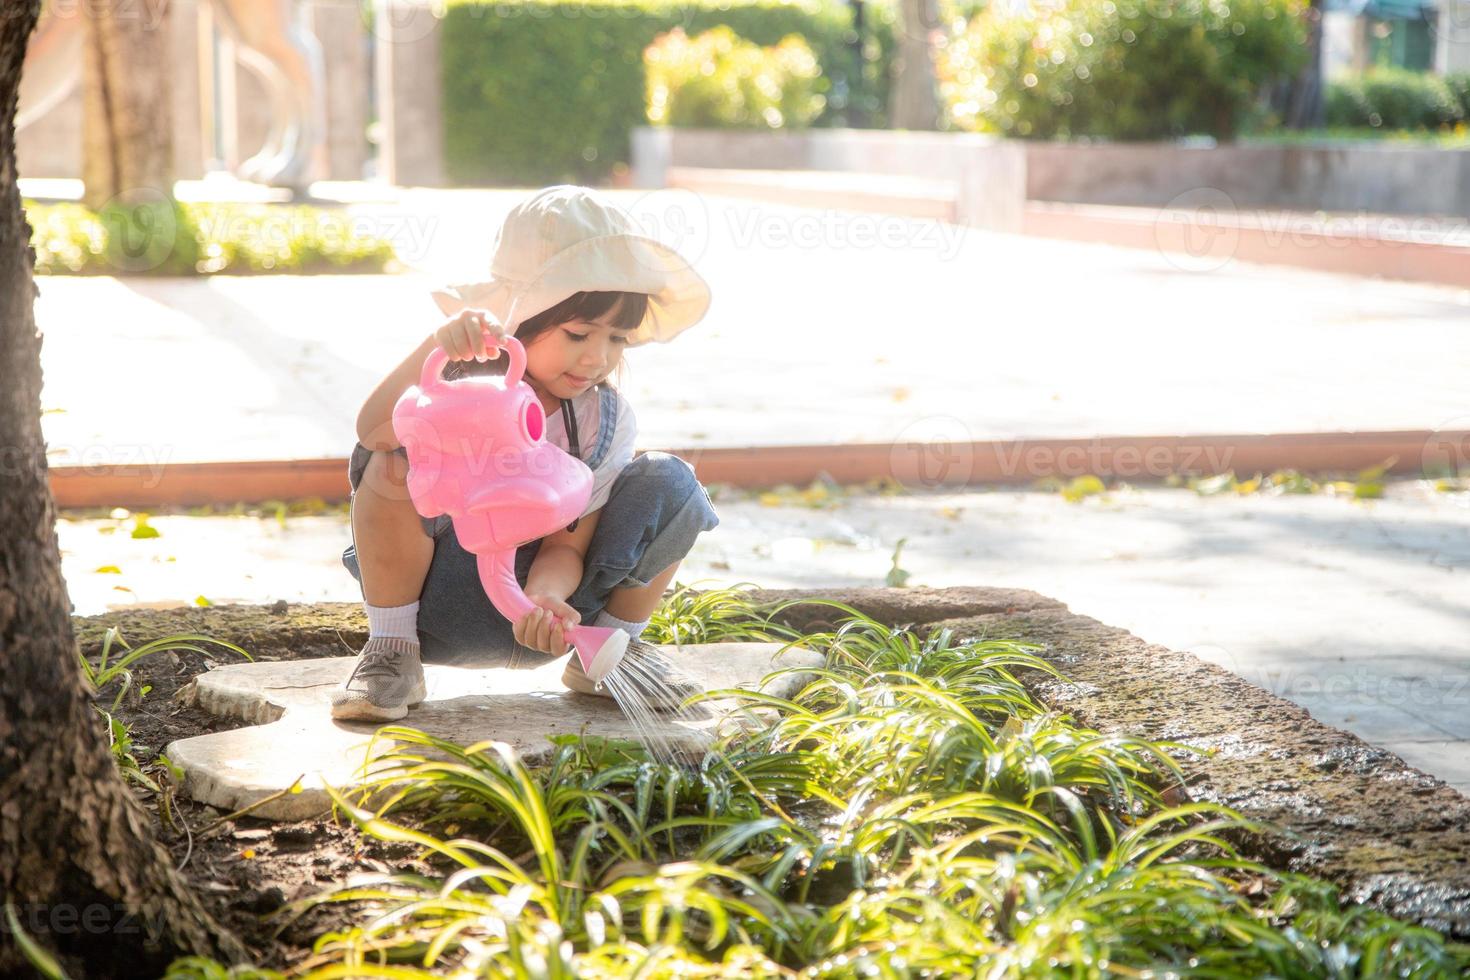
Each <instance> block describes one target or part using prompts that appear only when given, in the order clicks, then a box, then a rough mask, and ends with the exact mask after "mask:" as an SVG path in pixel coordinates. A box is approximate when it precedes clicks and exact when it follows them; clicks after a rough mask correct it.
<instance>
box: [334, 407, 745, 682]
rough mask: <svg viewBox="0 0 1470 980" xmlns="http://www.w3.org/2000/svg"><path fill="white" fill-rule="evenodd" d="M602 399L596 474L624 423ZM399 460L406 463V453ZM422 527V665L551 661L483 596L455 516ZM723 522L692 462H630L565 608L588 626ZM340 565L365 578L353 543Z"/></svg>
mask: <svg viewBox="0 0 1470 980" xmlns="http://www.w3.org/2000/svg"><path fill="white" fill-rule="evenodd" d="M598 399H599V400H598V406H599V410H600V414H599V419H598V429H597V438H596V439H595V440H593V444H592V446H591V447H590V449H588V450H586V452H585V454H584V456H583V461H584V462H585V463H586V464H587V465H588V467H590V468H592V469H594V470H595V469H596V468H597V467H598V466H600V465H601V464H602V462H603V460H604V459H605V458H606V457H607V454H608V452H609V450H610V449H611V448H612V442H613V434H614V432H615V431H616V429H617V416H618V395H617V392H616V391H615V390H614V389H613V387H612V386H611V385H608V384H605V383H604V384H602V385H599V386H598ZM395 452H398V453H399V454H401V455H405V456H406V455H407V454H406V453H405V452H404V450H403V448H402V447H401V446H400V447H399V448H398V449H397V450H395ZM371 455H372V454H371V452H370V451H369V450H368V449H367V448H365V447H364V446H363V445H362V444H361V443H358V444H357V445H356V446H355V447H354V448H353V450H352V458H351V460H350V461H349V463H348V467H347V478H348V481H349V482H350V483H351V485H352V490H353V493H354V495H355V494H356V492H357V486H358V484H359V483H360V482H361V481H362V474H363V473H364V471H365V470H366V469H367V464H368V459H369V458H371ZM420 520H421V521H422V522H423V525H424V533H425V534H427V535H428V536H429V537H431V538H433V539H434V558H433V560H432V561H431V562H430V564H429V572H428V575H427V576H426V577H425V579H424V587H423V591H422V593H421V594H420V595H419V618H418V628H419V643H420V645H421V653H422V657H423V660H424V662H425V663H455V664H465V665H470V664H473V665H475V666H483V667H496V666H511V667H515V666H525V667H533V666H536V665H538V664H541V663H545V662H546V660H547V659H548V658H547V656H546V655H545V654H542V653H539V652H538V651H535V650H531V649H529V648H527V647H524V646H522V645H521V644H519V643H517V642H515V638H514V636H513V635H512V631H511V624H510V622H509V621H507V620H506V619H505V617H504V616H502V615H501V614H500V612H499V611H498V610H497V609H496V608H495V607H494V606H493V605H491V603H490V599H489V597H487V596H486V595H485V590H484V588H483V586H481V584H480V573H479V569H478V567H477V565H476V559H475V556H474V555H473V554H471V553H470V552H468V551H465V550H464V548H462V547H460V544H459V539H458V538H457V537H455V534H454V526H453V523H452V522H451V520H450V518H449V516H448V515H441V516H439V517H435V518H420ZM719 523H720V520H719V517H718V516H717V515H716V514H715V509H714V506H713V505H712V504H711V503H710V499H709V494H708V493H706V492H705V489H704V487H703V486H702V485H701V484H700V482H699V480H698V479H696V478H695V476H694V469H693V467H691V466H690V465H689V464H688V463H686V462H685V461H684V460H682V459H680V458H679V457H677V456H671V455H669V454H668V453H657V452H653V453H644V454H643V455H641V456H636V457H634V459H633V461H632V462H631V463H630V464H628V465H627V466H626V467H624V469H623V470H622V471H621V472H620V473H619V474H618V475H617V477H616V479H615V480H614V481H613V484H612V490H611V493H610V495H609V496H608V499H607V503H606V504H604V505H603V506H602V508H601V510H600V511H599V513H598V521H597V529H596V530H595V531H594V532H593V534H592V540H591V541H590V542H589V543H588V546H587V554H586V556H585V559H584V563H583V570H582V581H581V584H579V585H578V586H577V590H576V591H575V592H573V593H572V595H571V596H570V597H568V599H567V603H568V604H569V605H570V606H571V607H572V608H573V609H575V610H577V612H578V613H579V614H580V615H581V617H582V622H583V623H590V622H591V621H592V618H593V617H594V616H596V615H597V613H598V612H599V611H600V610H601V609H602V607H603V606H604V605H606V604H607V597H608V596H609V595H610V594H611V593H612V590H613V589H615V588H617V587H619V586H627V587H636V586H640V585H646V584H648V582H649V581H650V580H651V579H653V578H654V577H656V576H657V575H658V574H659V572H662V571H663V570H664V569H666V568H668V567H669V566H670V565H672V564H673V563H674V562H676V561H681V560H682V559H683V558H684V556H685V555H687V554H688V553H689V550H690V548H692V547H693V546H694V541H695V539H696V538H697V537H698V536H699V534H700V533H701V532H703V531H709V530H712V529H713V528H715V527H716V526H718V525H719ZM540 548H541V542H540V541H539V540H537V541H532V542H530V543H528V544H524V545H522V546H521V547H520V548H519V549H518V550H517V551H516V578H517V579H519V580H520V583H521V585H523V586H524V585H525V584H526V577H527V576H528V575H529V574H530V571H531V562H532V560H533V559H534V558H535V557H536V553H537V552H538V551H539V550H540ZM342 564H343V565H345V566H346V568H347V570H348V571H349V572H351V573H352V577H353V578H355V579H357V580H358V583H359V585H360V584H361V582H362V570H361V569H360V567H359V566H358V562H357V546H356V541H355V540H354V542H353V544H351V545H349V546H348V548H347V550H346V551H344V552H343V553H342Z"/></svg>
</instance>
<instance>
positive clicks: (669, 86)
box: [643, 24, 825, 129]
mask: <svg viewBox="0 0 1470 980" xmlns="http://www.w3.org/2000/svg"><path fill="white" fill-rule="evenodd" d="M643 64H644V70H645V71H646V72H647V74H648V118H649V121H650V122H651V123H653V124H654V125H656V126H658V125H666V126H702V127H720V128H729V129H798V128H804V127H806V126H809V125H811V122H812V120H813V119H815V118H816V117H817V116H818V115H820V114H821V112H822V109H823V108H824V105H825V100H824V99H823V97H822V96H821V95H819V94H818V93H817V89H818V88H819V87H820V83H821V82H822V73H821V68H820V66H819V65H818V64H817V60H816V58H815V57H814V56H813V55H812V49H811V46H810V45H808V44H807V43H806V41H805V40H803V39H802V37H801V35H800V34H788V35H786V36H785V37H784V38H782V39H781V43H780V44H778V45H775V46H774V47H767V48H763V47H761V46H760V45H758V44H752V43H751V42H749V41H747V40H745V39H744V38H741V37H739V36H738V35H737V34H736V33H735V32H734V31H732V30H730V28H728V27H726V26H724V25H723V24H722V25H720V26H719V27H712V28H710V29H709V30H707V31H705V32H704V33H703V34H700V35H697V36H696V37H692V38H691V37H690V36H689V35H687V34H685V33H684V29H683V28H682V27H676V28H674V29H673V30H672V31H669V32H668V33H667V34H661V35H659V37H658V38H657V40H655V41H654V42H653V44H652V45H650V46H649V48H648V50H647V52H645V55H644V59H643Z"/></svg>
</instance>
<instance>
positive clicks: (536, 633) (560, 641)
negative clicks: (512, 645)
mask: <svg viewBox="0 0 1470 980" xmlns="http://www.w3.org/2000/svg"><path fill="white" fill-rule="evenodd" d="M526 598H527V599H530V600H531V601H532V602H533V603H535V604H536V608H535V609H532V610H531V611H530V612H528V613H526V615H525V616H523V617H522V618H521V621H520V622H518V623H515V624H514V625H513V626H512V627H511V632H512V633H513V634H514V636H515V638H516V642H517V643H520V644H522V645H523V646H528V647H530V648H531V649H532V650H539V651H541V652H542V653H549V654H551V655H552V656H553V657H559V656H561V655H562V654H564V653H566V652H567V641H566V636H565V630H564V627H563V623H565V624H566V625H567V626H576V625H577V624H578V623H579V622H581V620H582V617H581V615H580V614H579V613H578V612H577V610H575V609H573V608H572V607H571V606H569V605H567V604H566V603H565V602H564V601H562V600H561V599H558V598H556V597H554V596H549V595H531V594H527V596H526Z"/></svg>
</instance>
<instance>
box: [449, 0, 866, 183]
mask: <svg viewBox="0 0 1470 980" xmlns="http://www.w3.org/2000/svg"><path fill="white" fill-rule="evenodd" d="M720 25H725V26H728V27H729V28H730V29H731V30H733V31H734V32H735V33H736V34H738V35H739V36H740V37H742V38H745V39H747V40H749V41H751V42H753V43H755V44H758V45H763V46H765V45H775V44H777V43H779V42H780V40H781V39H782V38H783V37H785V36H787V35H788V34H799V35H801V36H802V37H803V38H805V39H806V41H807V43H808V44H809V45H810V46H811V49H812V51H813V53H814V54H815V56H816V59H817V63H818V64H819V65H820V66H821V70H822V77H821V78H820V79H819V80H818V82H819V83H818V84H816V85H814V90H815V93H816V94H818V95H821V96H822V97H823V98H824V99H825V106H824V109H823V111H822V113H821V114H820V115H819V116H818V117H817V118H816V119H814V120H813V121H812V123H813V125H815V126H833V125H838V126H841V125H848V124H850V123H851V121H852V118H853V114H854V113H855V112H861V113H864V114H866V116H867V120H868V122H869V124H871V125H874V126H882V125H884V124H885V121H886V113H885V112H884V107H886V105H887V103H888V70H889V67H888V66H889V65H890V63H891V61H892V55H893V49H894V32H893V8H892V7H891V5H888V4H868V5H867V6H866V12H865V15H864V29H863V34H864V37H863V44H864V46H865V49H866V51H867V55H868V57H867V63H866V65H865V66H860V65H859V63H858V60H857V59H856V58H855V56H854V51H853V43H854V42H855V41H856V39H857V38H856V32H855V31H854V29H853V25H852V12H851V8H849V7H848V6H847V5H846V4H845V3H842V2H841V0H803V2H781V0H732V2H727V3H724V4H722V5H720V6H716V5H715V4H714V3H713V2H710V3H708V5H692V6H691V5H689V4H679V5H676V4H675V3H674V2H673V0H575V2H573V0H567V2H561V0H527V2H521V3H515V4H494V3H488V2H480V0H459V2H451V3H450V5H449V7H448V10H447V11H446V14H445V22H444V24H443V47H442V50H441V58H440V64H441V66H442V70H443V73H444V74H443V91H444V106H443V111H444V132H445V136H444V155H445V170H446V173H447V176H448V178H449V180H450V181H451V182H453V183H457V184H497V183H509V184H520V185H531V186H541V185H544V184H548V183H555V182H561V181H569V182H576V183H598V182H601V181H602V180H603V178H605V177H606V176H607V174H608V173H609V172H610V171H611V170H612V167H613V165H614V164H615V163H619V162H626V161H627V160H628V156H629V150H628V143H629V133H630V132H631V130H632V129H633V127H634V126H641V125H646V124H647V122H648V120H647V114H646V106H645V99H646V95H647V80H646V78H645V70H644V64H643V52H644V49H645V48H647V47H648V45H649V44H651V43H652V42H653V40H654V38H656V37H658V36H659V35H660V34H663V33H665V32H667V31H670V30H672V29H673V28H675V27H682V28H683V29H684V31H685V32H686V33H688V34H691V35H693V34H698V33H700V32H702V31H705V30H708V29H710V28H712V27H717V26H720ZM860 67H861V70H862V71H864V72H865V73H866V74H865V76H864V77H863V78H861V79H859V70H860ZM859 81H860V82H861V84H860V85H859V84H855V83H858V82H859ZM855 90H857V91H859V92H861V96H860V97H855V94H854V92H855Z"/></svg>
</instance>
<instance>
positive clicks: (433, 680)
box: [165, 643, 822, 820]
mask: <svg viewBox="0 0 1470 980" xmlns="http://www.w3.org/2000/svg"><path fill="white" fill-rule="evenodd" d="M663 649H664V650H665V652H666V653H668V655H669V656H670V657H671V658H672V659H674V660H675V661H676V662H677V663H678V664H679V666H680V667H681V669H683V670H684V671H685V672H686V673H687V674H688V675H689V676H690V677H692V678H693V679H695V680H697V681H698V682H699V683H700V684H701V685H702V686H703V687H704V688H705V690H707V691H714V690H721V689H727V688H735V687H745V688H757V687H761V681H762V680H763V679H764V678H766V677H767V675H769V674H771V673H772V672H773V671H780V670H784V669H787V668H792V667H798V668H801V667H805V668H811V667H816V666H820V664H821V663H822V657H821V656H820V655H819V654H816V653H813V652H811V651H808V650H802V649H796V648H793V649H787V650H784V651H783V650H782V647H781V645H780V644H775V643H719V644H702V645H696V646H666V647H663ZM354 660H355V658H354V657H328V658H323V659H312V660H294V661H275V662H260V663H241V664H228V665H225V666H221V667H216V668H214V669H213V670H210V671H207V672H205V673H203V674H200V675H199V676H198V677H196V678H195V679H194V681H193V682H191V684H190V686H189V687H188V688H186V689H185V694H184V698H185V700H186V701H189V702H191V703H194V704H197V705H199V706H200V707H202V708H204V709H205V710H207V711H209V712H211V713H212V714H215V715H218V716H220V717H227V718H240V719H244V720H246V721H251V722H255V725H253V726H250V727H246V728H238V729H234V730H232V731H224V732H213V733H210V734H208V735H199V736H195V737H193V738H187V739H181V740H179V741H176V742H174V743H172V744H170V745H169V746H168V748H167V749H166V750H165V751H166V752H167V754H168V757H169V758H170V759H172V760H173V761H174V763H175V764H177V765H179V766H180V767H182V768H183V770H184V791H185V792H186V793H187V794H188V795H189V796H191V797H193V798H194V799H196V800H199V801H200V802H202V803H207V804H209V805H211V806H215V807H219V808H221V809H224V810H227V811H234V810H238V809H241V808H243V807H246V806H249V805H250V804H252V803H255V802H257V801H259V800H262V799H265V798H266V797H269V796H272V795H273V794H276V793H279V792H281V791H282V790H285V789H287V788H288V787H290V786H291V785H292V784H293V783H294V782H295V781H296V780H297V779H298V778H300V779H301V781H302V790H301V792H299V793H291V794H286V795H283V796H281V797H279V798H277V799H274V800H272V801H270V802H269V803H266V804H263V805H262V806H261V807H260V808H259V809H257V810H254V811H252V814H253V815H255V816H259V817H264V818H267V819H272V820H299V819H302V818H305V817H308V816H312V815H314V814H319V813H321V812H323V811H324V810H326V809H328V808H329V807H330V806H331V798H330V797H329V796H328V794H327V792H326V788H325V787H326V786H327V785H330V786H333V787H335V788H337V789H348V788H351V787H353V786H355V785H358V784H359V783H360V782H361V778H362V775H363V773H364V771H365V772H367V773H369V774H371V773H373V772H377V771H380V770H381V769H382V768H383V766H382V765H375V764H374V760H378V759H381V757H382V756H383V755H384V754H386V753H388V752H391V751H392V750H393V748H394V747H395V745H396V743H395V742H393V741H392V740H391V739H388V738H380V739H376V740H375V739H374V735H375V733H376V732H377V731H378V730H379V728H380V727H381V726H380V725H379V724H377V723H350V722H340V721H336V720H334V719H333V718H332V717H331V713H330V709H329V694H330V692H331V691H332V689H333V688H335V687H336V686H337V685H338V684H340V683H341V682H342V681H343V680H344V679H345V678H346V677H347V676H348V675H349V674H350V673H351V671H352V664H353V662H354ZM565 663H566V658H565V657H558V658H555V659H551V660H548V661H547V662H545V663H544V664H540V665H538V666H536V667H533V668H530V669H514V668H507V667H491V668H473V667H452V666H445V665H440V664H428V665H426V666H425V668H424V673H425V680H426V682H427V685H428V690H429V694H428V698H427V699H426V700H425V701H424V703H423V704H422V705H420V706H418V707H417V708H414V709H412V710H410V711H409V713H408V716H407V717H406V718H404V719H402V720H401V721H398V722H394V723H392V724H397V725H404V726H408V727H412V728H415V729H418V730H420V731H423V732H426V733H428V734H430V735H433V736H435V737H438V738H442V739H446V740H448V741H452V742H455V743H459V744H466V745H467V744H472V743H475V742H480V741H484V740H487V739H495V740H498V741H501V742H505V743H507V744H508V745H510V746H511V748H512V749H513V750H514V751H515V752H516V753H517V754H518V755H519V756H520V757H521V758H522V759H524V760H526V761H528V762H534V761H535V760H536V759H538V758H541V757H544V756H545V755H546V754H548V753H549V752H550V750H551V748H552V745H551V743H550V742H549V741H548V740H547V737H548V736H549V735H558V734H586V735H596V736H602V737H607V738H629V739H637V738H639V736H640V733H639V731H638V729H636V728H635V727H634V726H633V724H632V723H631V722H630V721H629V720H628V719H627V718H626V717H625V716H624V715H623V713H622V712H621V711H620V710H619V709H618V707H617V705H616V704H614V703H613V702H612V701H611V700H609V699H607V698H601V697H595V696H589V695H581V694H575V693H573V692H571V691H568V690H567V689H566V688H565V687H564V686H563V685H562V683H561V673H562V669H563V667H564V666H565ZM804 676H806V675H803V674H801V673H793V674H781V675H778V676H775V677H771V678H770V679H769V681H768V682H767V683H766V684H765V685H764V687H763V688H762V689H763V690H765V691H767V692H768V693H772V694H775V695H777V696H785V695H788V694H790V693H793V692H794V691H795V690H796V689H797V687H798V685H799V684H801V683H802V681H803V678H804ZM706 707H707V709H708V710H707V711H706V712H705V717H703V718H702V719H690V720H683V719H679V720H671V721H670V722H669V723H668V726H667V728H666V730H664V731H661V732H660V733H659V734H660V735H662V736H664V737H667V738H668V739H669V740H670V741H671V742H672V743H673V744H675V745H677V746H681V747H683V746H687V747H688V748H690V749H698V748H700V747H702V746H703V745H704V744H706V743H707V742H708V741H709V739H710V738H712V737H713V735H714V734H715V733H716V732H717V731H719V730H721V729H722V727H723V726H725V725H728V724H739V723H741V718H740V716H739V714H738V713H737V712H735V711H734V710H733V709H734V703H733V702H732V701H730V700H717V701H712V702H706ZM364 766H366V769H365V770H364Z"/></svg>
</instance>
